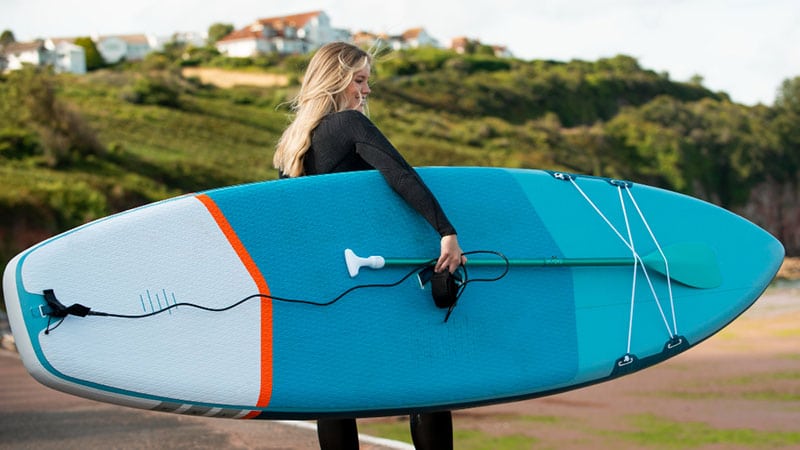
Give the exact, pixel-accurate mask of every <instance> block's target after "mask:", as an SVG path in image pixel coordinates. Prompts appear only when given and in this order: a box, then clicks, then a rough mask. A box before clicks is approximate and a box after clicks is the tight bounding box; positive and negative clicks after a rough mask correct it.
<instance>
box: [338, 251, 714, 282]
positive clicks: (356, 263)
mask: <svg viewBox="0 0 800 450" xmlns="http://www.w3.org/2000/svg"><path fill="white" fill-rule="evenodd" d="M662 250H663V252H664V256H665V257H666V259H667V262H668V264H664V259H663V258H662V256H661V253H660V252H658V251H654V252H652V253H649V254H647V255H645V256H643V257H641V263H642V264H644V266H645V267H646V268H647V269H649V270H653V271H655V272H657V273H660V274H661V275H664V276H669V278H670V279H671V280H674V281H677V282H678V283H681V284H684V285H686V286H690V287H694V288H698V289H713V288H716V287H719V286H720V285H721V284H722V275H721V274H720V272H719V266H718V264H717V258H716V255H715V254H714V251H713V250H712V249H711V248H709V247H708V246H706V245H704V244H696V243H685V244H676V245H671V246H669V247H664V248H663V249H662ZM344 258H345V263H346V264H347V271H348V272H349V273H350V276H351V277H355V276H357V275H358V271H359V269H361V268H362V267H369V268H371V269H381V268H383V267H385V266H415V265H424V264H427V263H429V262H430V261H431V259H430V258H384V257H382V256H370V257H368V258H362V257H360V256H358V255H356V254H355V253H354V252H353V251H352V250H350V249H349V248H348V249H346V250H345V251H344ZM633 263H634V258H633V257H613V258H526V259H509V260H507V261H506V260H505V259H502V258H496V259H469V260H467V266H505V265H506V264H508V265H509V266H510V267H585V266H631V265H633ZM667 269H669V270H667Z"/></svg>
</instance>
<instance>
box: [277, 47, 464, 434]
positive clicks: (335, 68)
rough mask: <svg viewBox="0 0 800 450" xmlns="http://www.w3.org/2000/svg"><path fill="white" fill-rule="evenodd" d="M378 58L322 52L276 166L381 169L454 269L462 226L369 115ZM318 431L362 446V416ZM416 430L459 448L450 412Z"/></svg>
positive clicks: (346, 50)
mask: <svg viewBox="0 0 800 450" xmlns="http://www.w3.org/2000/svg"><path fill="white" fill-rule="evenodd" d="M371 63H372V58H371V57H370V55H369V54H368V53H367V52H365V51H363V50H361V49H359V48H358V47H355V46H353V45H350V44H347V43H344V42H334V43H330V44H327V45H325V46H323V47H322V48H320V49H319V50H318V51H317V53H316V54H315V55H314V57H313V58H312V59H311V61H310V63H309V65H308V69H307V70H306V73H305V75H304V77H303V82H302V85H301V87H300V91H299V93H298V95H297V97H296V98H295V99H294V102H293V104H292V106H293V109H294V111H295V113H296V115H295V119H294V120H293V121H292V123H291V124H290V125H289V126H288V127H287V128H286V130H285V131H284V133H283V135H282V136H281V138H280V140H279V141H278V145H277V149H276V152H275V157H274V159H273V163H274V165H275V167H276V168H278V170H279V171H280V174H281V177H299V176H303V175H317V174H324V173H334V172H347V171H356V170H372V169H377V170H378V171H380V173H381V174H382V175H383V177H384V178H385V179H386V182H387V183H388V184H389V185H390V186H391V187H392V188H393V189H394V190H395V191H396V192H397V193H398V194H399V195H400V196H401V197H402V198H403V199H404V200H405V201H406V202H407V203H408V204H409V205H410V206H411V207H413V208H414V209H415V210H416V211H417V212H419V213H420V214H421V215H422V216H423V217H424V218H425V219H426V220H427V221H428V223H430V224H431V226H432V227H433V228H434V229H435V230H436V231H437V232H438V233H439V235H440V237H441V240H440V254H439V258H438V259H437V261H436V265H435V267H434V270H435V271H436V272H441V271H443V270H447V271H449V272H451V273H452V272H454V271H455V270H456V269H457V268H458V266H459V265H460V264H463V263H464V262H466V259H465V258H464V256H463V254H462V253H463V252H462V251H461V247H460V245H459V243H458V237H457V235H456V230H455V228H454V227H453V225H452V224H451V223H450V221H449V220H448V219H447V216H446V215H445V214H444V211H442V208H441V206H440V205H439V202H438V201H437V200H436V198H435V197H434V196H433V194H432V193H431V191H430V190H429V189H428V187H427V186H426V185H425V183H424V182H423V181H422V179H421V178H420V177H419V175H418V174H417V173H416V171H414V169H413V168H412V167H411V166H410V165H409V164H408V162H406V160H405V159H404V158H403V157H402V156H401V155H400V153H399V152H398V151H397V149H395V148H394V146H393V145H392V144H391V143H390V142H389V141H388V140H387V139H386V137H385V136H384V135H383V134H382V133H381V132H380V131H379V130H378V128H377V127H376V126H375V125H374V124H373V123H372V122H371V121H370V120H369V119H368V118H367V116H366V115H365V110H366V105H367V96H368V95H369V94H370V92H371V90H370V87H369V84H368V82H369V77H370V70H371ZM317 430H318V435H319V439H320V445H321V447H322V448H323V449H351V448H355V449H357V448H358V431H357V427H356V423H355V419H325V420H319V421H318V425H317ZM411 435H412V438H413V440H414V444H415V446H417V448H436V449H447V448H452V419H451V415H450V412H449V411H445V412H439V413H429V414H414V415H412V417H411Z"/></svg>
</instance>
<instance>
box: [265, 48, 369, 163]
mask: <svg viewBox="0 0 800 450" xmlns="http://www.w3.org/2000/svg"><path fill="white" fill-rule="evenodd" d="M371 62H372V56H371V55H370V54H369V53H367V52H365V51H364V50H361V49H360V48H358V47H356V46H354V45H351V44H348V43H345V42H332V43H330V44H326V45H324V46H322V47H321V48H320V49H319V50H317V53H316V54H315V55H314V57H313V58H311V61H310V62H309V64H308V69H306V73H305V75H304V76H303V82H302V83H301V85H300V91H299V92H298V94H297V96H296V97H295V98H294V100H292V110H293V111H294V112H295V118H294V120H293V121H292V123H291V124H289V126H288V127H287V128H286V130H285V131H284V132H283V135H282V136H281V138H280V140H279V141H278V145H277V148H276V150H275V156H274V157H273V159H272V164H273V165H274V166H275V167H276V168H277V169H278V170H280V171H281V172H282V173H283V174H284V175H285V176H288V177H298V176H301V175H303V157H304V156H305V154H306V152H307V151H308V149H309V148H310V147H311V132H312V131H313V130H314V128H316V127H317V125H319V123H320V121H321V120H322V118H323V117H325V116H326V115H328V114H330V113H334V112H338V111H342V110H344V109H345V108H346V107H347V103H348V99H346V98H345V96H344V95H343V93H344V91H345V89H347V86H349V85H350V83H351V82H352V81H353V77H354V75H355V73H356V72H358V71H359V70H361V69H363V68H365V67H366V66H367V65H369V64H371Z"/></svg>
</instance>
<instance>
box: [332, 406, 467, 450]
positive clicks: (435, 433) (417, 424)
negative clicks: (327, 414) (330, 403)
mask: <svg viewBox="0 0 800 450" xmlns="http://www.w3.org/2000/svg"><path fill="white" fill-rule="evenodd" d="M409 422H410V427H411V440H412V441H413V442H414V447H416V448H417V449H418V450H450V449H452V448H453V417H452V415H451V414H450V411H440V412H433V413H423V414H412V415H411V417H410V420H409ZM317 435H318V436H319V445H320V448H321V449H322V450H358V427H357V426H356V419H321V420H318V421H317Z"/></svg>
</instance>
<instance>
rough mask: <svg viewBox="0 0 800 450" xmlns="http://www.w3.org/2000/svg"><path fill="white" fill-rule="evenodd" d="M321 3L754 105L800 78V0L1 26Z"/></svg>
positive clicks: (86, 29) (121, 29) (445, 1)
mask: <svg viewBox="0 0 800 450" xmlns="http://www.w3.org/2000/svg"><path fill="white" fill-rule="evenodd" d="M316 10H322V11H324V12H325V13H326V14H327V15H328V16H329V17H330V19H331V24H332V26H333V27H335V28H345V29H350V30H352V31H361V30H366V31H372V32H385V33H388V34H400V33H402V32H403V31H405V30H407V29H409V28H415V27H422V28H424V29H425V30H426V31H427V32H428V34H430V35H432V36H433V37H434V38H436V39H437V40H439V42H440V43H441V44H442V45H449V43H450V39H452V38H454V37H458V36H467V37H470V38H473V39H478V40H480V41H481V42H482V43H484V44H496V45H504V46H506V47H507V48H508V49H509V50H510V51H511V52H512V53H513V54H514V56H516V57H519V58H522V59H525V60H533V59H551V60H556V61H570V60H573V59H580V60H585V61H595V60H597V59H599V58H605V57H613V56H615V55H619V54H624V55H629V56H632V57H634V58H636V59H637V60H638V61H639V64H640V65H641V66H642V67H643V68H645V69H649V70H654V71H656V72H658V73H668V74H669V76H670V79H672V80H674V81H689V80H690V79H691V78H693V77H694V76H698V75H699V76H700V77H702V79H703V85H704V86H705V87H707V88H709V89H711V90H713V91H723V92H726V93H728V94H729V95H730V96H731V98H732V99H733V101H735V102H737V103H742V104H746V105H755V104H758V103H762V104H765V105H772V104H773V102H774V100H775V97H776V94H777V91H778V89H779V88H780V86H781V84H782V82H783V81H784V80H787V79H791V78H795V77H798V76H800V1H799V0H490V1H484V2H476V1H474V0H395V1H387V0H382V1H372V0H370V1H364V0H362V1H357V0H291V1H271V0H258V1H256V0H222V1H219V0H214V1H211V0H194V1H178V0H137V1H124V2H119V1H112V0H78V1H74V0H0V31H1V30H11V31H12V32H13V33H14V36H15V37H16V39H17V41H26V40H33V39H35V38H40V37H41V38H47V37H75V36H87V35H90V34H93V33H97V34H101V35H105V34H133V33H148V34H155V35H157V36H169V35H171V34H173V33H174V32H187V31H194V32H206V31H207V30H208V27H209V26H210V25H211V24H214V23H229V24H232V25H234V27H236V28H241V27H244V26H246V25H248V24H249V23H252V22H254V21H255V20H256V19H259V18H265V17H274V16H282V15H288V14H296V13H303V12H309V11H316Z"/></svg>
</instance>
